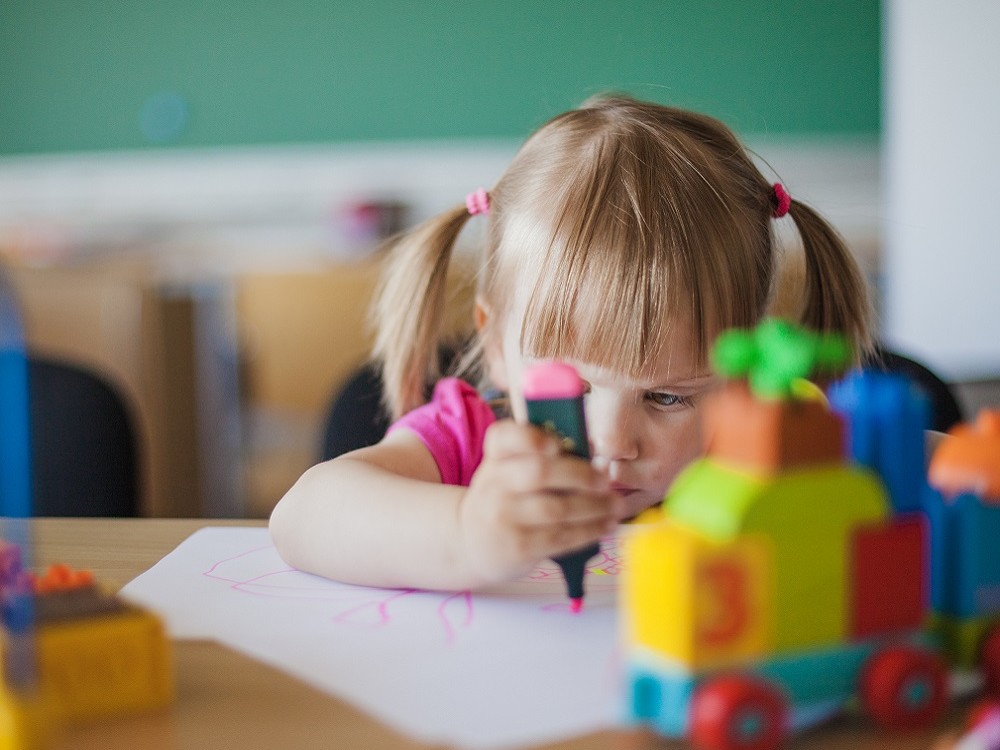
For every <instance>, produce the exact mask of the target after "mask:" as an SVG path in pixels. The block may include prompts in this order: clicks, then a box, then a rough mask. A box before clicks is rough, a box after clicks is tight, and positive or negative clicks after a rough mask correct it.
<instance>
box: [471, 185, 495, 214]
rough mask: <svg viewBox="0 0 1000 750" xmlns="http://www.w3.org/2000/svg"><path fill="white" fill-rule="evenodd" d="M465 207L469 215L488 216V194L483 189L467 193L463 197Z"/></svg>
mask: <svg viewBox="0 0 1000 750" xmlns="http://www.w3.org/2000/svg"><path fill="white" fill-rule="evenodd" d="M465 207H466V208H467V209H469V215H470V216H475V215H476V214H488V213H489V212H490V194H489V193H487V192H486V191H485V190H484V189H483V188H479V189H478V190H476V191H474V192H471V193H469V194H468V195H467V196H465Z"/></svg>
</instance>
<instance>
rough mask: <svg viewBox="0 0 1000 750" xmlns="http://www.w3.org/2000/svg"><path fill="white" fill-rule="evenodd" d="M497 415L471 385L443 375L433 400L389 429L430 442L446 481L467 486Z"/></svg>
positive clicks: (443, 478) (428, 444)
mask: <svg viewBox="0 0 1000 750" xmlns="http://www.w3.org/2000/svg"><path fill="white" fill-rule="evenodd" d="M495 421H496V416H495V415H494V414H493V410H492V409H491V408H490V406H489V404H487V403H486V402H485V401H484V400H483V399H482V397H481V396H480V395H479V393H478V392H477V391H476V389H475V388H473V387H472V386H471V385H469V384H468V383H466V382H465V381H463V380H459V379H458V378H444V379H442V380H441V381H439V382H438V384H437V385H436V386H435V387H434V394H433V396H431V400H430V401H429V402H428V403H426V404H424V405H423V406H419V407H417V408H416V409H414V410H413V411H411V412H409V413H408V414H404V415H403V416H402V417H401V418H400V419H399V420H397V421H396V422H394V423H393V424H392V425H391V426H390V427H389V430H388V432H390V433H391V432H394V431H396V430H400V429H407V430H410V431H411V432H413V433H414V434H415V435H416V436H417V437H418V438H420V440H421V442H423V444H424V445H426V446H427V450H429V451H430V452H431V455H432V456H433V457H434V461H435V462H436V463H437V467H438V471H439V472H440V473H441V482H442V483H443V484H456V485H461V486H464V487H468V485H469V482H471V481H472V475H473V473H474V472H475V471H476V469H477V468H478V467H479V464H480V462H481V461H482V460H483V438H484V436H485V435H486V428H487V427H489V426H490V425H491V424H493V423H494V422H495Z"/></svg>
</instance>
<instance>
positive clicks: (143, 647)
mask: <svg viewBox="0 0 1000 750" xmlns="http://www.w3.org/2000/svg"><path fill="white" fill-rule="evenodd" d="M36 648H37V658H38V676H37V679H38V684H39V689H40V691H41V694H42V698H43V701H44V702H45V703H46V704H48V705H50V706H52V710H53V712H54V714H55V715H56V717H57V718H58V719H60V720H64V721H66V722H78V721H88V720H92V719H100V718H105V717H110V716H117V715H120V714H126V713H134V712H138V711H146V710H152V709H157V708H162V707H164V706H166V705H167V704H169V703H170V701H171V700H172V698H173V674H172V668H171V662H170V653H169V645H168V641H167V637H166V633H165V632H164V629H163V625H162V623H161V622H160V620H159V619H158V618H157V617H155V616H154V615H152V614H150V613H148V612H145V611H142V610H139V609H135V608H132V607H126V608H124V609H122V610H120V611H118V612H110V613H105V614H100V615H96V616H92V617H85V618H72V619H66V620H60V621H56V622H52V623H45V624H43V625H40V626H39V627H38V629H37V631H36Z"/></svg>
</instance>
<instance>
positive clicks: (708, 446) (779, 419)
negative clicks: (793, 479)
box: [704, 382, 845, 475]
mask: <svg viewBox="0 0 1000 750" xmlns="http://www.w3.org/2000/svg"><path fill="white" fill-rule="evenodd" d="M704 436H705V438H704V440H705V452H706V453H707V454H708V455H710V456H713V457H714V458H716V459H718V460H719V461H720V462H722V463H724V464H727V465H730V466H732V467H733V468H734V469H744V470H746V471H749V472H751V473H754V474H765V475H773V474H777V473H778V472H780V471H785V470H788V469H792V468H796V467H799V468H804V467H809V466H820V465H829V464H837V463H842V462H843V460H844V450H845V449H844V445H845V442H844V439H845V429H844V424H843V422H842V421H841V419H840V417H839V416H837V415H836V414H834V413H833V412H831V411H830V410H829V409H828V408H827V406H826V405H825V404H823V403H821V402H819V401H814V400H794V399H793V400H790V401H763V400H759V399H756V398H754V397H753V396H752V395H751V393H750V390H749V388H748V387H747V386H746V384H745V383H742V382H733V383H728V384H727V385H726V386H725V387H724V388H723V389H722V390H720V391H719V392H718V393H716V394H714V395H713V396H712V397H711V398H708V399H706V400H705V410H704Z"/></svg>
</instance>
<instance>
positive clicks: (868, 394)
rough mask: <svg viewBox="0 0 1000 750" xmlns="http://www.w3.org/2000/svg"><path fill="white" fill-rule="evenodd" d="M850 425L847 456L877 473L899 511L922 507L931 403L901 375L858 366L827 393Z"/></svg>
mask: <svg viewBox="0 0 1000 750" xmlns="http://www.w3.org/2000/svg"><path fill="white" fill-rule="evenodd" d="M829 399H830V406H831V408H833V410H834V411H836V412H838V413H839V414H840V415H841V416H843V417H844V419H845V421H846V422H847V425H848V455H849V456H850V457H851V458H853V459H854V460H855V461H857V462H858V463H860V464H862V465H864V466H867V467H869V468H870V469H872V470H873V471H875V472H876V473H877V474H878V475H879V477H881V479H882V482H883V484H885V487H886V491H887V492H888V494H889V500H890V502H891V504H892V507H893V509H894V510H895V511H896V512H897V513H907V512H912V511H920V510H923V504H924V499H925V494H926V491H927V490H926V488H927V479H926V471H925V466H924V464H925V460H924V450H925V449H924V441H925V437H924V431H925V430H926V429H927V426H928V425H929V424H930V401H929V399H928V398H927V396H926V394H924V392H923V391H922V390H921V388H920V387H919V386H918V385H917V384H916V383H914V382H912V381H910V380H908V379H907V378H905V377H903V376H902V375H895V374H890V373H884V372H878V371H874V370H856V371H853V372H851V373H850V374H848V375H847V376H846V377H845V378H844V379H843V380H841V381H839V382H837V383H835V384H834V385H833V386H832V387H831V388H830V391H829Z"/></svg>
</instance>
